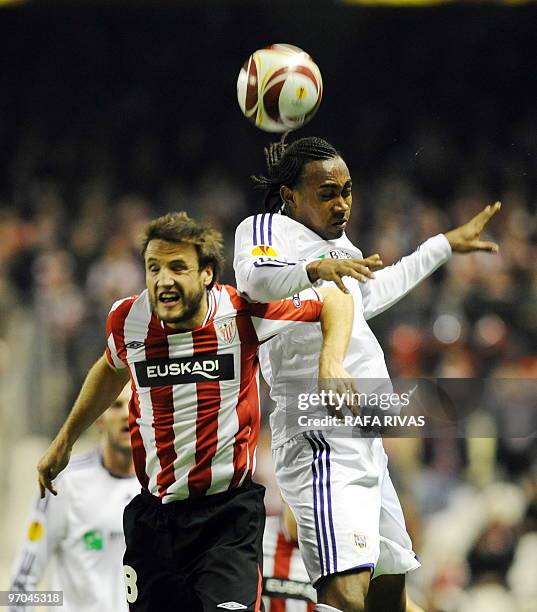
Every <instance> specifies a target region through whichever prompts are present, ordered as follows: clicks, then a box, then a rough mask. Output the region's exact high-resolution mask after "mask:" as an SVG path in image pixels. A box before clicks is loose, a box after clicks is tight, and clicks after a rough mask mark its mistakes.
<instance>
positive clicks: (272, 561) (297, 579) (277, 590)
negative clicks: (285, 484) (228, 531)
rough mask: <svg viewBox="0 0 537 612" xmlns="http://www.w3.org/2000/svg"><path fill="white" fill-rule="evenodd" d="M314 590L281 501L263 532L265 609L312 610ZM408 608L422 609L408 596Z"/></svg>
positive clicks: (294, 527) (292, 524) (279, 611)
mask: <svg viewBox="0 0 537 612" xmlns="http://www.w3.org/2000/svg"><path fill="white" fill-rule="evenodd" d="M316 600H317V593H316V591H315V589H314V588H313V586H312V584H311V582H310V580H309V577H308V572H307V571H306V567H305V566H304V562H303V561H302V557H301V555H300V550H299V548H298V533H297V524H296V521H295V517H294V516H293V513H292V512H291V509H290V508H289V506H288V505H287V504H285V503H284V505H283V509H282V512H281V514H280V515H279V516H269V517H267V523H266V525H265V535H264V536H263V601H264V603H265V612H314V610H315V601H316ZM406 610H407V612H423V610H422V608H420V607H419V606H418V605H417V604H415V603H414V602H413V601H412V600H411V599H410V598H409V597H408V596H407V602H406Z"/></svg>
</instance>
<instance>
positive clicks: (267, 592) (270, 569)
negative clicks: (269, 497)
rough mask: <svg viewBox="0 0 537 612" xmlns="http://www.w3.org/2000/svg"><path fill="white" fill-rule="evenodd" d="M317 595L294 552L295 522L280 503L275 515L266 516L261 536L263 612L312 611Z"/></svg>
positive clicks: (296, 550) (286, 506)
mask: <svg viewBox="0 0 537 612" xmlns="http://www.w3.org/2000/svg"><path fill="white" fill-rule="evenodd" d="M316 599H317V595H316V592H315V589H314V588H313V586H312V584H311V582H310V579H309V577H308V572H307V571H306V568H305V567H304V562H303V561H302V557H301V556H300V551H299V549H298V536H297V529H296V521H295V517H294V516H293V513H292V512H291V510H290V508H289V506H288V505H287V504H285V503H284V505H283V509H282V512H281V514H280V515H279V516H268V517H267V523H266V525H265V534H264V536H263V602H264V603H265V612H313V610H315V601H316Z"/></svg>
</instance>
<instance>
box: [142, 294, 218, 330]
mask: <svg viewBox="0 0 537 612" xmlns="http://www.w3.org/2000/svg"><path fill="white" fill-rule="evenodd" d="M206 292H207V290H206V288H205V287H199V289H197V290H194V291H193V292H191V293H189V294H185V293H184V292H183V291H178V293H179V298H180V300H181V302H180V303H181V305H182V307H183V309H182V312H181V314H180V315H178V316H171V315H170V316H166V315H165V316H162V315H161V314H160V313H159V310H158V300H156V299H155V297H154V296H150V302H151V308H152V309H153V310H154V311H155V312H157V313H158V316H159V318H160V320H161V321H162V322H163V323H167V324H169V323H172V324H175V325H179V324H181V323H184V322H185V321H189V320H190V319H191V318H192V317H193V316H194V315H195V314H196V312H197V311H198V310H199V307H200V304H201V301H202V299H203V298H204V296H205V294H206Z"/></svg>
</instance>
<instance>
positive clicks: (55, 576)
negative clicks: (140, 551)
mask: <svg viewBox="0 0 537 612" xmlns="http://www.w3.org/2000/svg"><path fill="white" fill-rule="evenodd" d="M129 398H130V388H129V387H125V389H123V391H122V392H121V394H120V395H119V397H118V398H117V399H116V400H115V401H114V402H113V403H112V405H111V407H110V408H109V409H108V410H106V412H105V413H104V414H103V415H102V416H101V417H100V418H99V420H98V422H97V425H98V427H99V429H100V432H101V447H100V448H99V449H96V450H94V451H92V452H90V453H86V454H84V455H81V456H79V457H75V458H73V459H72V460H71V461H70V462H69V465H68V467H67V469H66V470H65V471H64V472H63V473H62V474H61V476H60V477H59V478H58V481H57V484H56V486H57V489H58V491H59V493H60V495H58V497H54V496H53V495H51V494H50V493H49V492H48V491H47V494H46V495H45V497H44V498H43V499H41V498H40V497H39V496H37V498H36V500H35V501H34V504H33V507H32V511H31V515H30V519H29V521H28V529H27V532H26V536H25V538H24V540H23V542H22V544H21V547H20V550H19V552H18V555H17V558H16V559H15V563H14V565H13V577H12V582H11V589H12V590H15V591H26V592H31V591H33V590H35V589H36V588H37V587H38V585H39V582H40V580H41V578H42V576H43V574H44V572H45V569H46V568H47V566H48V565H49V563H51V564H52V571H51V575H50V588H52V589H54V590H61V591H63V607H62V610H65V612H102V611H103V610H107V611H108V612H126V611H127V602H126V601H125V586H124V583H123V561H122V560H123V553H124V552H125V538H124V536H123V524H122V523H123V521H122V518H123V509H124V507H125V506H126V505H127V504H128V503H129V502H130V501H131V499H132V498H133V497H134V496H135V495H136V494H137V493H138V492H139V490H140V485H139V484H138V481H137V479H136V477H135V474H134V466H133V463H132V455H131V448H130V439H129V432H128V426H127V425H128V414H129V411H128V403H129ZM104 500H106V503H103V501H104ZM24 609H27V608H24V607H13V608H11V609H10V612H16V611H17V612H18V611H22V610H24Z"/></svg>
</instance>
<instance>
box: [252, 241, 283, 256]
mask: <svg viewBox="0 0 537 612" xmlns="http://www.w3.org/2000/svg"><path fill="white" fill-rule="evenodd" d="M252 255H253V256H254V257H277V255H278V253H276V251H275V250H274V249H273V248H272V247H271V246H268V245H267V244H259V245H258V246H256V247H254V248H253V249H252Z"/></svg>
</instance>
